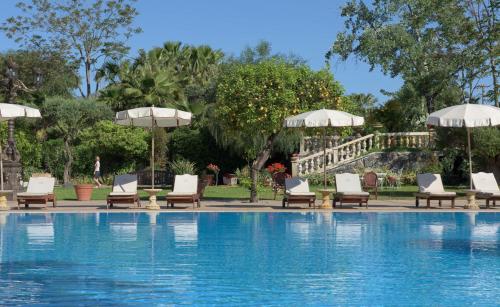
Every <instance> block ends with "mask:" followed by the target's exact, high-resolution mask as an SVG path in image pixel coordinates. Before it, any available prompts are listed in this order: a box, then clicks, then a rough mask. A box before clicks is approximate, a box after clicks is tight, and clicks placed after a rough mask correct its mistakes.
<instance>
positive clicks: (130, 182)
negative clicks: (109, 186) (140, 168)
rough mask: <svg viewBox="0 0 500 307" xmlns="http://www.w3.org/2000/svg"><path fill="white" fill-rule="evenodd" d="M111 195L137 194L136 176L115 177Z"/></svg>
mask: <svg viewBox="0 0 500 307" xmlns="http://www.w3.org/2000/svg"><path fill="white" fill-rule="evenodd" d="M111 193H134V194H135V193H137V175H135V174H124V175H119V176H115V180H114V181H113V191H112V192H111ZM111 193H110V195H111Z"/></svg>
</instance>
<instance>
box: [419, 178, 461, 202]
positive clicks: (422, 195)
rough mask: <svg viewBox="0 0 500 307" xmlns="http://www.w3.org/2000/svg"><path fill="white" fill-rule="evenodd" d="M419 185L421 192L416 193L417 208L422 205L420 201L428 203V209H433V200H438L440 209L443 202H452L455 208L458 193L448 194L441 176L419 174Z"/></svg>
mask: <svg viewBox="0 0 500 307" xmlns="http://www.w3.org/2000/svg"><path fill="white" fill-rule="evenodd" d="M417 183H418V188H419V192H417V193H415V207H417V208H418V206H419V205H420V199H425V200H426V201H427V208H430V207H431V200H437V201H438V204H439V207H441V206H442V201H443V200H449V201H451V208H455V199H456V198H457V195H456V193H454V192H446V191H445V190H444V187H443V181H442V180H441V175H440V174H430V173H425V174H418V175H417Z"/></svg>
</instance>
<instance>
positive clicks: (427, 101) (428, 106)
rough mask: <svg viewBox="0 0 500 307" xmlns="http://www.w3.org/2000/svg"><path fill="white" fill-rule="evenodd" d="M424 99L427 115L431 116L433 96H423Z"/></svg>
mask: <svg viewBox="0 0 500 307" xmlns="http://www.w3.org/2000/svg"><path fill="white" fill-rule="evenodd" d="M424 97H425V106H426V109H427V114H431V113H432V112H434V95H425V96H424Z"/></svg>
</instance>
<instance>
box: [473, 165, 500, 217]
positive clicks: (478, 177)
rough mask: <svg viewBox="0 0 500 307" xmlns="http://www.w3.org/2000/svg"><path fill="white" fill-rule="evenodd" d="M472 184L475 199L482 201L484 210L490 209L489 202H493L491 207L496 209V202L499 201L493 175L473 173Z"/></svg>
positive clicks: (498, 191)
mask: <svg viewBox="0 0 500 307" xmlns="http://www.w3.org/2000/svg"><path fill="white" fill-rule="evenodd" d="M472 184H473V185H474V189H475V190H476V191H477V192H476V199H484V200H485V201H486V208H490V201H492V202H493V207H496V204H497V200H499V201H500V189H499V188H498V184H497V181H496V179H495V175H493V173H484V172H480V173H473V174H472Z"/></svg>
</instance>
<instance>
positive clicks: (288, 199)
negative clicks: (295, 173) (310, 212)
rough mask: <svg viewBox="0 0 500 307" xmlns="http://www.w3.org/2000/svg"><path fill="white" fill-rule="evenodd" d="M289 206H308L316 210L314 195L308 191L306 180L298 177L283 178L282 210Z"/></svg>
mask: <svg viewBox="0 0 500 307" xmlns="http://www.w3.org/2000/svg"><path fill="white" fill-rule="evenodd" d="M290 204H308V205H309V208H311V207H313V208H314V209H316V194H315V193H313V192H311V191H310V190H309V182H308V180H307V179H303V178H300V177H294V178H285V194H284V195H283V200H282V206H283V208H285V207H289V206H290Z"/></svg>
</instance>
